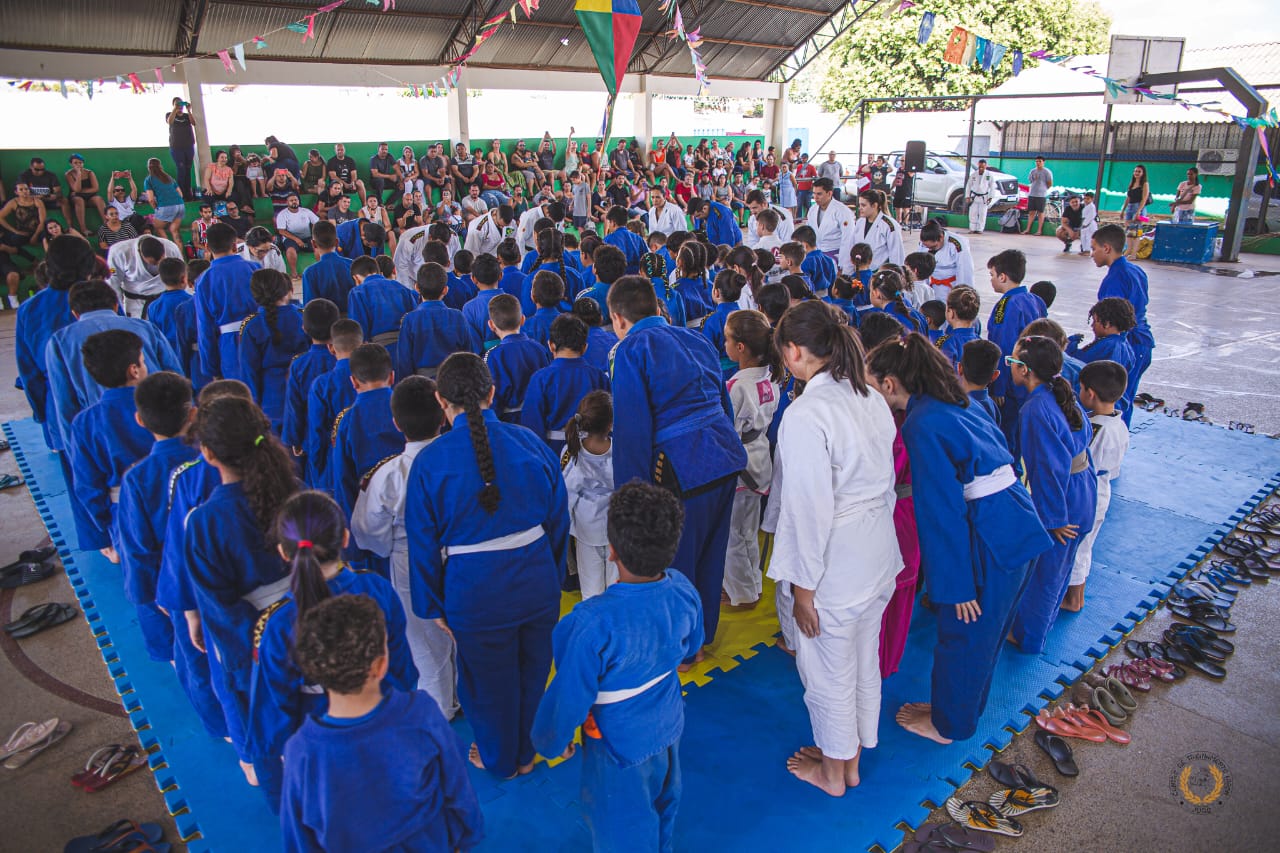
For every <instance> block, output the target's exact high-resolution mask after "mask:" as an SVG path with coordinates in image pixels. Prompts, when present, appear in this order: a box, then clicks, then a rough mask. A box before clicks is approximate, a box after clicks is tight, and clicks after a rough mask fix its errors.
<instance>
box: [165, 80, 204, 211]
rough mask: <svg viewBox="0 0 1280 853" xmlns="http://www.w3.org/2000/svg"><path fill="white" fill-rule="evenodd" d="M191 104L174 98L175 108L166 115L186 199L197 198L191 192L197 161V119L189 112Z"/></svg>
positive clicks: (179, 182)
mask: <svg viewBox="0 0 1280 853" xmlns="http://www.w3.org/2000/svg"><path fill="white" fill-rule="evenodd" d="M190 106H191V104H189V103H187V102H186V101H184V100H182V98H174V99H173V109H172V110H170V111H169V114H168V115H167V116H165V122H166V123H167V124H168V125H169V156H170V157H171V158H172V159H173V169H174V171H175V172H176V173H177V174H176V175H175V177H176V178H177V179H178V186H179V188H181V190H182V198H183V200H184V201H192V200H193V199H194V198H195V196H194V195H193V194H192V192H191V167H192V165H193V164H194V163H195V162H196V120H195V118H194V117H193V116H192V115H191V113H189V112H187V108H188V107H190Z"/></svg>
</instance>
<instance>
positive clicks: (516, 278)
mask: <svg viewBox="0 0 1280 853" xmlns="http://www.w3.org/2000/svg"><path fill="white" fill-rule="evenodd" d="M495 254H496V255H497V258H498V263H499V265H501V267H502V277H501V278H499V279H498V289H499V290H501V291H502V292H503V293H510V294H511V295H512V296H514V297H515V298H516V299H519V298H520V291H521V290H523V289H524V270H522V269H521V268H520V261H521V257H520V247H519V245H517V244H516V241H515V239H514V238H512V237H508V238H507V239H505V240H503V241H502V242H501V243H499V244H498V248H497V250H496V251H495ZM474 273H475V269H474V267H473V268H472V274H473V275H474ZM583 284H584V285H585V284H586V279H585V278H584V279H583Z"/></svg>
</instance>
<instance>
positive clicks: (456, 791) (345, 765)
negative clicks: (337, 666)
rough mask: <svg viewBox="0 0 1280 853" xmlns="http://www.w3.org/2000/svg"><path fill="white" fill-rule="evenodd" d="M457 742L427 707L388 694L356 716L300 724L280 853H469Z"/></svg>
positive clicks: (473, 837) (413, 696) (473, 805)
mask: <svg viewBox="0 0 1280 853" xmlns="http://www.w3.org/2000/svg"><path fill="white" fill-rule="evenodd" d="M467 771H468V766H467V764H466V761H465V759H463V757H462V752H461V750H460V749H459V748H458V737H457V735H456V734H454V732H453V730H452V729H451V728H449V724H448V723H447V722H445V719H444V715H443V714H441V713H440V708H439V706H437V705H436V703H435V700H433V699H432V698H431V697H430V696H428V695H427V694H426V693H424V692H422V691H420V690H419V691H415V692H413V693H400V692H397V691H392V692H391V693H389V694H388V695H387V697H386V698H385V699H383V701H382V704H381V705H379V706H378V707H377V708H375V709H374V710H373V711H372V712H371V713H369V714H368V715H367V716H364V717H357V718H354V719H335V718H332V717H329V716H328V715H325V716H324V717H321V718H319V719H316V718H308V719H306V720H305V721H304V722H303V723H302V727H301V728H299V729H298V732H297V734H295V735H294V736H293V737H291V738H290V739H289V742H288V743H287V744H286V745H285V749H284V772H285V778H284V796H283V802H282V806H281V807H282V810H283V815H282V817H281V828H282V830H283V835H284V849H285V851H287V853H311V851H316V850H366V849H370V839H374V838H376V839H377V841H376V844H377V846H379V847H381V848H383V849H386V850H396V851H402V853H439V851H442V850H447V851H453V850H470V849H472V848H474V847H475V846H476V845H478V844H479V843H480V842H481V840H483V838H484V816H483V814H482V813H481V811H480V802H479V800H477V799H476V795H475V792H474V791H473V790H472V789H471V780H470V778H469V777H468V775H467Z"/></svg>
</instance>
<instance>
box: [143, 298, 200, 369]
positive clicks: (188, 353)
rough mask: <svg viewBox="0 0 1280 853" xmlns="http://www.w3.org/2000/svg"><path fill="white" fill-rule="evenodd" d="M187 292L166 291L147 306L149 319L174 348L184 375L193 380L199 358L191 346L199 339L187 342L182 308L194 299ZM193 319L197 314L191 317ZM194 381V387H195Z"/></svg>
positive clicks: (196, 351) (193, 338)
mask: <svg viewBox="0 0 1280 853" xmlns="http://www.w3.org/2000/svg"><path fill="white" fill-rule="evenodd" d="M194 298H195V297H193V296H192V295H191V294H190V293H189V292H188V291H186V290H166V291H165V292H164V293H162V294H160V295H159V296H157V297H156V298H155V301H153V302H152V303H151V304H150V305H148V306H147V319H148V320H150V321H151V323H152V325H154V326H155V327H156V328H157V329H159V330H160V334H162V335H164V339H165V340H166V341H168V342H169V346H170V347H172V348H173V353H174V355H176V356H177V357H178V361H179V362H180V363H181V364H182V375H183V376H185V377H187V378H188V379H191V376H192V374H191V363H192V362H193V361H196V360H197V359H198V358H199V353H198V350H197V349H193V348H192V347H191V344H193V343H196V342H197V339H196V338H195V337H192V338H191V340H187V337H188V334H187V329H186V328H185V323H184V322H183V319H184V318H183V316H182V315H183V313H185V312H183V310H182V306H184V305H186V304H187V303H188V302H190V301H191V300H192V299H194ZM190 316H191V317H192V318H194V317H195V314H194V313H192V314H191V315H190ZM194 384H195V383H194V380H193V382H192V385H193V386H194Z"/></svg>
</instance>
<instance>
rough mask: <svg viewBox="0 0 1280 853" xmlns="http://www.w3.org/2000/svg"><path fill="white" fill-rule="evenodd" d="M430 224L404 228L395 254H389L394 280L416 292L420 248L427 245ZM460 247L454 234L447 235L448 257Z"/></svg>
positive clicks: (419, 267)
mask: <svg viewBox="0 0 1280 853" xmlns="http://www.w3.org/2000/svg"><path fill="white" fill-rule="evenodd" d="M430 228H431V226H430V225H417V226H415V227H413V228H406V229H405V231H404V233H403V234H401V235H400V239H399V240H397V241H396V251H395V254H393V255H392V256H391V262H392V263H393V264H395V268H396V281H398V282H400V283H401V284H403V285H404V286H405V287H407V288H409V289H410V290H412V291H413V292H414V293H417V292H418V270H419V269H421V268H422V264H423V263H424V262H423V260H422V250H423V248H424V247H425V246H426V245H427V231H428V230H429V229H430ZM461 248H462V244H461V243H460V242H458V236H457V235H456V234H450V236H449V243H448V249H449V257H450V258H452V257H453V256H454V255H456V254H457V253H458V251H459V250H460V249H461Z"/></svg>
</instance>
